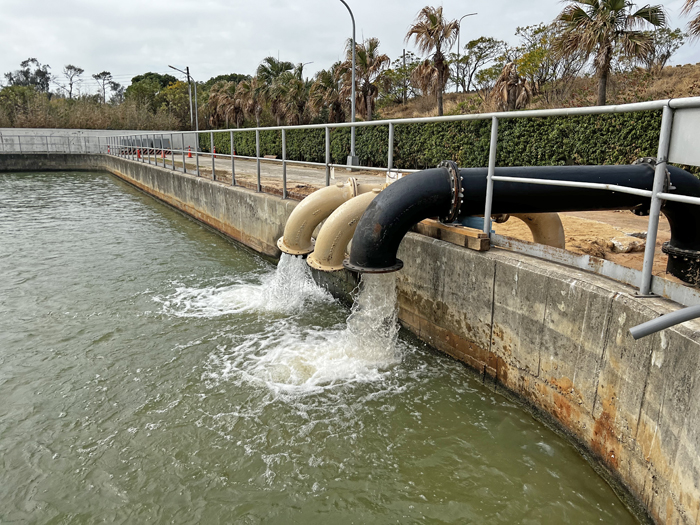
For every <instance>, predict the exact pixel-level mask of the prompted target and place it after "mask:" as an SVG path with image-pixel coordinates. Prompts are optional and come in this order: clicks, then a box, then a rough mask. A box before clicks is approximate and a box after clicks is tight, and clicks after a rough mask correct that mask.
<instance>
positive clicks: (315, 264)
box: [306, 188, 381, 272]
mask: <svg viewBox="0 0 700 525" xmlns="http://www.w3.org/2000/svg"><path fill="white" fill-rule="evenodd" d="M380 191H381V190H380V189H379V188H374V189H373V190H372V191H371V192H369V193H364V194H362V195H359V196H357V197H355V198H353V199H350V200H349V201H347V202H346V203H345V204H343V205H341V206H340V207H339V208H338V209H337V210H335V211H334V212H333V213H332V214H331V216H330V217H328V220H327V221H326V222H325V223H323V227H322V228H321V231H320V232H319V233H318V239H316V248H315V249H314V252H313V253H312V254H311V255H309V257H308V259H306V262H307V263H308V265H309V266H311V267H312V268H315V269H317V270H321V271H322V272H335V271H338V270H342V269H343V259H345V252H346V248H347V247H348V243H349V242H350V241H351V240H352V236H353V235H354V234H355V228H357V223H358V221H359V220H360V217H362V214H363V213H364V212H365V210H366V209H367V206H369V203H370V202H372V200H374V198H375V197H376V196H377V195H378V194H379V192H380Z"/></svg>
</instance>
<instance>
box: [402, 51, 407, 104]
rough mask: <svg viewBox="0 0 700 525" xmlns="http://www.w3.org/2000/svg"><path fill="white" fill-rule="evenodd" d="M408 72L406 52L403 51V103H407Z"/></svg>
mask: <svg viewBox="0 0 700 525" xmlns="http://www.w3.org/2000/svg"><path fill="white" fill-rule="evenodd" d="M407 77H408V71H406V50H405V49H404V50H403V103H404V104H405V103H406V91H407V90H408V84H407V80H408V78H407Z"/></svg>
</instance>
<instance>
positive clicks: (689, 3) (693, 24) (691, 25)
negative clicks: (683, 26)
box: [682, 0, 700, 38]
mask: <svg viewBox="0 0 700 525" xmlns="http://www.w3.org/2000/svg"><path fill="white" fill-rule="evenodd" d="M697 3H698V0H685V4H684V5H683V11H682V12H683V14H684V15H689V14H690V13H692V11H693V8H694V7H695V4H697ZM688 34H690V36H691V37H693V38H696V37H699V36H700V10H698V11H696V12H695V14H694V15H693V19H692V20H691V21H690V22H688Z"/></svg>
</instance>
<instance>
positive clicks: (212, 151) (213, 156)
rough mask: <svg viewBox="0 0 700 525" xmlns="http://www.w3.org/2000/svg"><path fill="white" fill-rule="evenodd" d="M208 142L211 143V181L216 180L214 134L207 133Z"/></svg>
mask: <svg viewBox="0 0 700 525" xmlns="http://www.w3.org/2000/svg"><path fill="white" fill-rule="evenodd" d="M209 142H211V150H210V151H209V152H210V153H211V180H216V155H214V149H215V147H214V132H213V131H210V132H209Z"/></svg>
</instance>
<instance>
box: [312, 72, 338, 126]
mask: <svg viewBox="0 0 700 525" xmlns="http://www.w3.org/2000/svg"><path fill="white" fill-rule="evenodd" d="M343 73H344V71H343V67H342V64H341V63H340V62H336V63H335V64H333V65H332V66H331V68H330V69H322V70H321V71H319V72H318V73H317V74H316V80H314V83H313V84H312V85H311V89H310V90H309V109H310V110H311V112H312V114H314V115H319V114H320V113H321V111H322V110H323V109H324V108H328V122H345V109H344V107H343V97H342V95H341V90H342V87H343V80H342V77H343Z"/></svg>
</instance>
